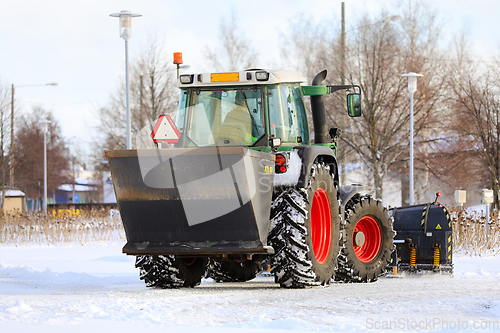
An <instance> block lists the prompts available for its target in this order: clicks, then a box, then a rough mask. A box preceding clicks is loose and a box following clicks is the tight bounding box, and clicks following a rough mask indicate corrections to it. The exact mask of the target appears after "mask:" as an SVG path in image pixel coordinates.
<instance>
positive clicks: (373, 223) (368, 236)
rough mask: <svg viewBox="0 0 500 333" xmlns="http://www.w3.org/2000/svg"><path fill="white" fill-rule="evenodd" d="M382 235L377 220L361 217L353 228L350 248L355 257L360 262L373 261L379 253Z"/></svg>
mask: <svg viewBox="0 0 500 333" xmlns="http://www.w3.org/2000/svg"><path fill="white" fill-rule="evenodd" d="M381 245H382V233H381V232H380V227H379V224H378V222H377V220H376V219H375V218H374V217H372V216H363V217H362V218H361V219H359V221H358V223H356V226H355V227H354V231H353V234H352V246H353V248H354V253H355V254H356V257H357V258H358V259H359V260H360V261H362V262H370V261H372V260H374V259H375V258H376V257H377V255H378V254H379V252H380V248H381Z"/></svg>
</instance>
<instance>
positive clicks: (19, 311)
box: [0, 244, 500, 333]
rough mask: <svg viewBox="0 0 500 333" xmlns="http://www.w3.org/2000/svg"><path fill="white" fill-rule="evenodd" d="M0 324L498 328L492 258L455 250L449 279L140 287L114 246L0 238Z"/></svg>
mask: <svg viewBox="0 0 500 333" xmlns="http://www.w3.org/2000/svg"><path fill="white" fill-rule="evenodd" d="M0 327H1V331H2V332H65V333H67V332H85V333H88V332H148V333H149V332H190V331H194V330H196V331H200V332H204V333H206V332H208V333H211V332H218V333H225V332H234V331H237V332H290V331H300V332H309V331H313V332H337V331H342V332H374V331H388V330H390V331H394V332H399V331H444V332H458V331H468V332H474V331H476V332H498V331H500V257H468V256H455V275H454V277H452V278H451V277H449V276H439V275H417V276H404V277H402V278H392V277H387V278H382V279H380V280H379V281H377V282H375V283H369V284H342V283H335V284H333V285H331V286H330V287H328V288H313V289H305V290H286V289H280V288H279V286H277V285H276V284H274V283H273V278H272V277H266V276H259V277H258V278H257V279H255V280H253V281H250V282H247V283H234V284H233V283H231V284H220V283H215V282H213V281H211V280H203V283H202V285H201V286H199V287H197V288H193V289H176V290H158V289H149V288H146V287H145V286H144V284H143V282H142V281H140V280H139V277H138V272H137V270H136V269H135V268H134V258H133V257H128V256H126V255H124V254H121V245H120V244H115V245H99V246H20V247H13V246H12V247H10V246H0Z"/></svg>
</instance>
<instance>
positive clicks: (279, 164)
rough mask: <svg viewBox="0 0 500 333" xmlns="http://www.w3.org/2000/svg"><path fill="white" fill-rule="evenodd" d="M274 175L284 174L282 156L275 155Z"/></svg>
mask: <svg viewBox="0 0 500 333" xmlns="http://www.w3.org/2000/svg"><path fill="white" fill-rule="evenodd" d="M275 165H276V167H275V170H276V173H284V172H286V169H287V163H286V157H285V155H283V154H276V162H275Z"/></svg>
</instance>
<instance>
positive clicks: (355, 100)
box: [347, 94, 361, 117]
mask: <svg viewBox="0 0 500 333" xmlns="http://www.w3.org/2000/svg"><path fill="white" fill-rule="evenodd" d="M347 114H348V115H349V117H360V116H361V97H360V96H359V94H349V95H347Z"/></svg>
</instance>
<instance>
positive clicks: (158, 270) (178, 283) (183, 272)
mask: <svg viewBox="0 0 500 333" xmlns="http://www.w3.org/2000/svg"><path fill="white" fill-rule="evenodd" d="M207 263H208V258H202V257H198V258H182V257H177V256H174V255H141V256H137V257H136V261H135V267H136V268H139V270H140V279H141V280H144V282H145V283H146V287H156V288H163V289H167V288H180V287H189V288H192V287H195V286H197V285H199V284H200V283H201V278H202V277H204V276H205V270H206V267H207Z"/></svg>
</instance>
